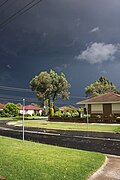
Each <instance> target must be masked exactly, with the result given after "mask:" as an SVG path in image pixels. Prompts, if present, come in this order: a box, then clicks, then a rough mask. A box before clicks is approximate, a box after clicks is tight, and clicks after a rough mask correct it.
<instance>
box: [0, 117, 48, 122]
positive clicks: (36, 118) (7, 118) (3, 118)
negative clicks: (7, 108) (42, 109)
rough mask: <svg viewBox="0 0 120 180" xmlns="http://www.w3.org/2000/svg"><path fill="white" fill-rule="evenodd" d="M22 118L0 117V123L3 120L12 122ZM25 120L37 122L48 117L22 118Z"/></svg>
mask: <svg viewBox="0 0 120 180" xmlns="http://www.w3.org/2000/svg"><path fill="white" fill-rule="evenodd" d="M22 118H23V116H16V117H0V121H4V120H9V121H14V120H20V119H22ZM24 118H25V119H26V120H32V119H35V120H39V119H48V117H45V116H29V117H24Z"/></svg>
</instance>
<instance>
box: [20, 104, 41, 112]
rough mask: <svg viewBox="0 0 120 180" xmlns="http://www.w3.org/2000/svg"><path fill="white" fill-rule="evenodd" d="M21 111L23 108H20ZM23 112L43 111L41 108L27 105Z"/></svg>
mask: <svg viewBox="0 0 120 180" xmlns="http://www.w3.org/2000/svg"><path fill="white" fill-rule="evenodd" d="M20 109H21V110H22V109H23V107H21V108H20ZM24 109H25V110H38V111H39V110H43V108H40V107H37V106H33V105H27V106H25V107H24Z"/></svg>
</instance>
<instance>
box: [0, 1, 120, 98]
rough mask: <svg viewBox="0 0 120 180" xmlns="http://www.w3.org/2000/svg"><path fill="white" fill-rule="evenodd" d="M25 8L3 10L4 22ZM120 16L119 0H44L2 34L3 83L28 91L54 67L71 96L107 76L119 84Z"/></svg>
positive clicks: (0, 17) (0, 10)
mask: <svg viewBox="0 0 120 180" xmlns="http://www.w3.org/2000/svg"><path fill="white" fill-rule="evenodd" d="M25 2H26V3H27V2H30V1H29V0H26V1H25ZM23 6H24V2H23V1H21V2H18V1H15V2H14V3H13V1H11V2H9V4H6V6H5V7H3V8H0V22H2V21H3V19H5V18H6V17H8V16H10V15H11V14H12V13H13V12H15V11H17V10H18V9H19V8H21V7H23ZM9 7H10V8H9ZM106 7H107V8H106ZM6 9H7V10H8V11H6ZM119 17H120V1H119V0H114V1H113V0H101V1H99V0H84V1H83V0H60V1H56V0H43V1H42V2H41V3H40V4H39V5H38V6H36V7H34V8H33V9H32V10H31V11H29V12H27V13H26V14H24V15H22V16H20V17H19V18H17V19H16V20H14V21H13V22H12V23H10V24H9V25H8V26H7V27H6V28H5V30H4V31H1V32H0V39H1V43H0V77H1V78H0V84H1V85H9V86H16V87H24V88H25V87H26V88H28V87H29V81H30V80H31V78H32V77H33V76H35V75H37V74H38V73H39V72H40V71H45V70H46V71H49V70H50V69H51V68H52V69H54V70H56V71H57V72H60V71H63V72H64V73H65V74H66V76H67V78H68V80H69V81H70V83H71V90H70V91H71V94H72V95H77V96H84V88H85V87H86V86H87V85H89V84H90V83H92V82H94V80H96V79H98V78H99V76H100V75H103V74H107V76H108V78H110V80H111V81H113V83H114V82H115V83H116V85H117V86H119V84H120V81H119V68H120V63H119V59H120V54H119V44H120V33H119V32H120V23H119V22H118V18H119ZM75 57H76V58H75ZM76 59H77V60H76ZM100 65H101V66H100ZM113 65H114V66H113ZM108 67H109V68H108ZM113 67H114V71H113ZM115 68H116V71H115Z"/></svg>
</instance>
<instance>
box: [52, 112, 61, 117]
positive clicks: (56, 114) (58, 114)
mask: <svg viewBox="0 0 120 180" xmlns="http://www.w3.org/2000/svg"><path fill="white" fill-rule="evenodd" d="M54 116H57V117H61V116H62V113H61V111H56V112H55V114H54Z"/></svg>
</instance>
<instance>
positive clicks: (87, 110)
mask: <svg viewBox="0 0 120 180" xmlns="http://www.w3.org/2000/svg"><path fill="white" fill-rule="evenodd" d="M86 110H87V129H88V123H89V119H88V116H89V115H88V104H86Z"/></svg>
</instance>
